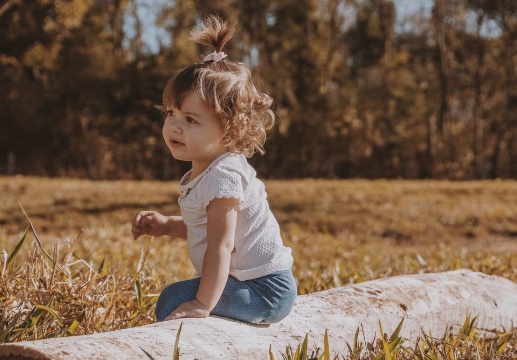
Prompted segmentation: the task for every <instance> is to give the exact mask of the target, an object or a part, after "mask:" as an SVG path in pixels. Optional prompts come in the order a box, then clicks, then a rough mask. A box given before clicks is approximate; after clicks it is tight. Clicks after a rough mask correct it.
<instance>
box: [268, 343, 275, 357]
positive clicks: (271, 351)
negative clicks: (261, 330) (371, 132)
mask: <svg viewBox="0 0 517 360" xmlns="http://www.w3.org/2000/svg"><path fill="white" fill-rule="evenodd" d="M269 360H275V355H273V348H272V346H271V344H270V345H269Z"/></svg>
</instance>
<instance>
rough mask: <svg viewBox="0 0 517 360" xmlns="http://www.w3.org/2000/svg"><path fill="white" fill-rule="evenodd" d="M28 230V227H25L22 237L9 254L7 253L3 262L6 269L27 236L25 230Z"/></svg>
mask: <svg viewBox="0 0 517 360" xmlns="http://www.w3.org/2000/svg"><path fill="white" fill-rule="evenodd" d="M28 230H29V228H28V227H27V228H25V231H24V233H23V235H22V237H21V238H20V240H18V243H17V244H16V246H15V247H14V249H13V251H12V252H11V254H10V255H9V257H8V258H7V262H6V264H5V268H6V269H8V268H9V265H11V263H12V262H13V260H14V258H15V257H16V255H18V253H19V252H20V249H21V248H22V245H23V242H24V241H25V238H26V237H27V231H28Z"/></svg>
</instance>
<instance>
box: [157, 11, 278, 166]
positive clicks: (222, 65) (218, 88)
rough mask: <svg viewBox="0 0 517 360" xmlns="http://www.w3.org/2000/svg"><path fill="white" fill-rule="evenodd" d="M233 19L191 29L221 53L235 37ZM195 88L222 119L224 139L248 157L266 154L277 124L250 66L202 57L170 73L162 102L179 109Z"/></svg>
mask: <svg viewBox="0 0 517 360" xmlns="http://www.w3.org/2000/svg"><path fill="white" fill-rule="evenodd" d="M234 31H235V24H232V23H228V22H226V21H223V20H221V19H220V18H219V17H217V16H214V15H212V16H208V17H206V18H205V19H204V20H203V22H202V24H201V25H199V26H198V27H196V28H194V29H193V30H192V32H191V39H192V40H194V41H195V42H197V43H200V44H204V45H210V46H212V47H213V48H214V50H215V52H216V53H220V52H221V51H222V49H223V48H224V45H225V44H226V43H227V42H228V41H229V40H230V39H231V38H232V36H233V34H234ZM192 92H194V93H196V94H197V95H198V96H200V98H201V99H203V101H205V103H206V104H207V106H208V107H209V108H210V109H211V110H212V111H213V113H214V114H215V116H216V117H217V118H218V119H219V120H220V121H221V127H222V129H223V144H224V145H225V146H226V147H227V148H228V150H229V151H231V152H235V153H239V154H243V155H245V156H247V157H250V156H252V155H253V154H254V153H255V152H259V153H261V154H263V153H264V148H263V145H264V142H265V141H266V131H267V130H269V129H270V128H271V127H273V125H274V122H275V116H274V114H273V111H272V110H271V109H272V105H273V99H272V98H271V97H270V96H269V95H267V94H266V93H263V92H260V91H258V90H257V88H256V87H255V85H254V83H253V81H252V78H251V70H250V68H249V67H248V66H247V65H246V64H244V63H242V62H237V61H233V60H229V59H228V58H224V59H222V60H220V61H213V60H206V61H205V60H200V61H198V62H195V63H194V64H192V65H189V66H187V67H185V68H184V69H183V70H181V71H180V72H179V73H178V74H177V75H175V76H174V77H172V78H171V79H170V80H169V81H168V82H167V85H166V86H165V89H164V91H163V104H164V106H169V107H174V108H181V103H182V101H183V99H184V98H185V96H186V95H188V94H190V93H192Z"/></svg>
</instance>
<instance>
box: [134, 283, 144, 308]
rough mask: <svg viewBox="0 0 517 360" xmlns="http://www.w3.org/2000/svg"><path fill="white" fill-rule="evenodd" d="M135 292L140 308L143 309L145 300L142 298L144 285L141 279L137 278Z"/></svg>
mask: <svg viewBox="0 0 517 360" xmlns="http://www.w3.org/2000/svg"><path fill="white" fill-rule="evenodd" d="M135 292H136V303H137V304H138V308H139V309H142V308H143V307H144V300H143V298H142V285H141V284H140V279H136V281H135Z"/></svg>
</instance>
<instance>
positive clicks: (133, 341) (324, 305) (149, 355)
mask: <svg viewBox="0 0 517 360" xmlns="http://www.w3.org/2000/svg"><path fill="white" fill-rule="evenodd" d="M468 315H470V316H472V317H474V316H477V317H478V318H477V328H478V331H479V332H480V334H481V335H485V336H489V335H490V334H493V331H495V330H498V331H503V329H505V330H511V329H514V328H516V327H517V284H515V283H513V282H512V281H510V280H507V279H505V278H502V277H499V276H489V275H485V274H482V273H477V272H473V271H470V270H457V271H450V272H445V273H435V274H419V275H404V276H395V277H391V278H385V279H380V280H374V281H368V282H364V283H359V284H355V285H348V286H343V287H340V288H334V289H330V290H326V291H320V292H317V293H314V294H310V295H303V296H299V297H298V298H297V300H296V303H295V307H294V309H293V311H292V313H291V314H290V315H289V316H288V317H287V318H285V319H284V320H282V321H281V322H279V323H276V324H272V325H268V326H254V325H249V324H244V323H240V322H235V321H231V320H227V319H223V318H217V317H209V318H206V319H182V321H183V328H182V332H181V336H180V343H179V347H180V358H181V359H194V358H197V359H222V358H225V359H267V358H269V347H270V346H271V348H272V351H273V354H274V356H275V357H280V358H281V357H282V355H281V354H283V353H285V348H286V346H287V345H291V346H292V347H293V348H296V346H297V345H298V344H300V343H301V342H302V341H303V339H304V338H305V336H306V335H307V334H308V335H309V344H313V343H322V340H323V334H324V333H325V329H328V333H329V343H330V349H331V351H332V353H340V354H343V355H345V354H347V352H348V351H347V348H346V342H347V341H348V342H349V343H352V342H353V338H354V335H355V332H356V329H358V328H360V329H361V333H362V335H364V337H363V336H361V338H362V339H365V340H366V341H372V340H373V339H374V338H378V337H379V330H378V329H379V321H380V322H381V324H382V327H383V330H384V331H385V332H386V333H387V334H391V333H392V332H393V331H394V330H395V328H396V327H397V325H398V324H399V322H400V321H401V320H402V319H404V325H403V327H402V330H401V333H400V335H401V336H402V337H404V338H406V339H410V340H411V339H413V340H415V339H416V338H418V337H419V336H421V335H422V332H425V333H426V334H432V335H433V336H438V337H440V336H442V335H443V334H444V333H445V331H446V330H447V328H448V327H453V330H454V331H458V330H459V328H460V327H461V325H462V324H463V323H464V321H465V319H466V318H467V316H468ZM182 321H179V320H176V321H167V322H163V323H157V324H152V325H147V326H142V327H137V328H132V329H125V330H118V331H112V332H107V333H99V334H92V335H83V336H75V337H67V338H54V339H45V340H35V341H23V342H18V343H12V344H4V345H0V359H53V360H54V359H169V360H170V359H172V354H173V350H174V342H175V339H176V334H177V331H178V328H179V326H180V324H181V322H182Z"/></svg>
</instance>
